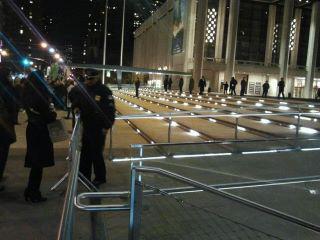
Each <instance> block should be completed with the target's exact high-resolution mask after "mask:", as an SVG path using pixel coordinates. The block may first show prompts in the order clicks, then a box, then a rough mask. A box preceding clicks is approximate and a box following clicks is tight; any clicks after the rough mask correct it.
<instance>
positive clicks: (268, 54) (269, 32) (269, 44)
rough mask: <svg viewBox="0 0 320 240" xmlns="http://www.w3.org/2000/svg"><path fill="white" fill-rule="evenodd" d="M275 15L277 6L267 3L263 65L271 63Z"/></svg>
mask: <svg viewBox="0 0 320 240" xmlns="http://www.w3.org/2000/svg"><path fill="white" fill-rule="evenodd" d="M276 15H277V6H276V5H269V15H268V30H267V43H266V52H265V58H264V65H265V66H270V65H271V63H272V47H273V40H274V28H275V26H276Z"/></svg>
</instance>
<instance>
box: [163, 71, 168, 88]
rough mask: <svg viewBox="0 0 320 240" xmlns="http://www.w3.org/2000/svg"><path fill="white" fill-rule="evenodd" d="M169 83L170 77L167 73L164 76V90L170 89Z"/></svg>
mask: <svg viewBox="0 0 320 240" xmlns="http://www.w3.org/2000/svg"><path fill="white" fill-rule="evenodd" d="M168 84H169V77H168V75H166V76H165V77H164V81H163V87H164V91H165V92H167V91H168Z"/></svg>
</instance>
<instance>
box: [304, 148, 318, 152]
mask: <svg viewBox="0 0 320 240" xmlns="http://www.w3.org/2000/svg"><path fill="white" fill-rule="evenodd" d="M301 151H303V152H309V151H320V148H301Z"/></svg>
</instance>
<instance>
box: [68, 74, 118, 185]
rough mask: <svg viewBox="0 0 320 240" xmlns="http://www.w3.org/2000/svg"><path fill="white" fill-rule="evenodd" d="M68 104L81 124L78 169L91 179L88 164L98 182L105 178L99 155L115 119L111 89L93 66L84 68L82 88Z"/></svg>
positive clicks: (99, 183)
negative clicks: (104, 83) (81, 132)
mask: <svg viewBox="0 0 320 240" xmlns="http://www.w3.org/2000/svg"><path fill="white" fill-rule="evenodd" d="M73 100H74V101H73V102H72V105H73V107H74V109H75V111H76V112H80V114H81V115H80V116H81V121H82V124H83V135H82V151H81V157H80V169H79V170H80V172H81V173H82V174H83V176H84V177H86V178H87V179H88V180H89V181H91V172H92V166H93V169H94V174H95V179H94V180H93V181H92V183H93V184H94V185H95V186H97V187H99V185H101V184H103V183H105V182H106V180H107V179H106V165H105V162H104V157H103V150H104V146H105V139H106V135H107V133H108V130H109V129H110V128H111V127H112V125H113V123H114V120H115V103H114V99H113V96H112V92H111V90H110V89H109V88H108V87H107V86H105V85H103V84H102V83H101V77H100V75H99V72H98V71H96V70H89V71H87V78H86V79H85V82H84V86H83V88H82V92H81V93H80V94H77V97H76V98H74V99H73Z"/></svg>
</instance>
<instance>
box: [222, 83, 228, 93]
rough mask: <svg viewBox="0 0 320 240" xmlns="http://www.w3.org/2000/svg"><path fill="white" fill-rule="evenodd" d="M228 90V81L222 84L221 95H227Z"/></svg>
mask: <svg viewBox="0 0 320 240" xmlns="http://www.w3.org/2000/svg"><path fill="white" fill-rule="evenodd" d="M228 88H229V84H228V81H225V83H224V84H223V94H225V95H227V94H228Z"/></svg>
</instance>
